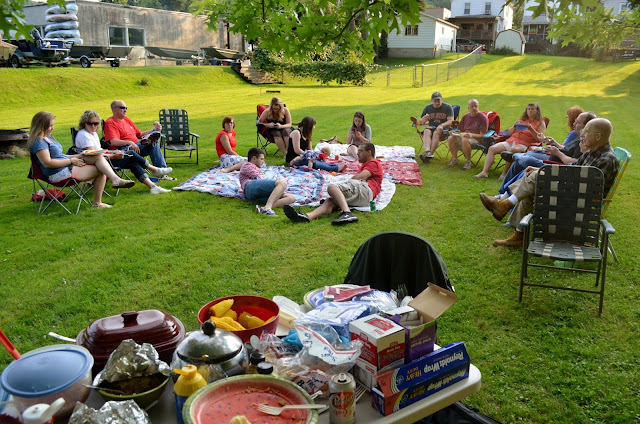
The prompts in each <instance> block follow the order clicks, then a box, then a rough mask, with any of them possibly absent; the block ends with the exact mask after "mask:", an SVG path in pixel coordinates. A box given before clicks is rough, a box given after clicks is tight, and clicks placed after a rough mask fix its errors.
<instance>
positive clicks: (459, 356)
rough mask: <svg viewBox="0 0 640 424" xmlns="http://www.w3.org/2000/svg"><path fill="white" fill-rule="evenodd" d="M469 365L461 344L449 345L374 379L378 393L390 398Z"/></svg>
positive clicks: (380, 374) (466, 354)
mask: <svg viewBox="0 0 640 424" xmlns="http://www.w3.org/2000/svg"><path fill="white" fill-rule="evenodd" d="M470 363H471V360H470V359H469V354H468V353H467V349H466V347H465V345H464V343H463V342H456V343H451V344H449V345H447V346H445V347H442V348H440V349H438V350H436V351H434V352H432V353H430V354H428V355H427V356H425V357H424V358H421V359H418V360H416V361H414V362H411V363H409V364H406V365H402V366H400V367H398V368H395V369H393V370H390V371H386V372H380V373H378V374H377V376H376V379H377V382H378V385H379V387H380V391H381V392H382V393H383V394H384V395H385V396H391V395H393V394H395V393H399V392H401V391H402V390H405V389H408V388H410V387H413V386H415V385H418V384H420V383H423V382H425V381H428V380H433V379H434V378H436V377H438V376H439V375H442V374H444V373H447V372H449V371H451V370H452V369H456V368H459V367H461V366H467V367H468V365H469V364H470Z"/></svg>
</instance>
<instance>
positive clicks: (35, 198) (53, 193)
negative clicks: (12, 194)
mask: <svg viewBox="0 0 640 424" xmlns="http://www.w3.org/2000/svg"><path fill="white" fill-rule="evenodd" d="M54 197H55V198H56V199H58V200H60V201H64V199H65V197H67V195H66V194H65V193H64V191H62V190H58V189H57V188H50V189H48V190H47V193H46V198H47V200H51V199H53V198H54ZM44 198H45V192H44V190H38V191H36V192H35V193H34V194H33V195H31V201H32V202H41V201H42V199H44Z"/></svg>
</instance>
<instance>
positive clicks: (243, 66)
mask: <svg viewBox="0 0 640 424" xmlns="http://www.w3.org/2000/svg"><path fill="white" fill-rule="evenodd" d="M231 68H232V69H233V70H234V71H236V72H237V73H238V75H240V76H241V77H242V79H243V80H245V81H246V82H248V83H250V84H280V81H278V80H276V79H275V78H273V77H272V76H271V75H269V74H268V73H266V72H264V71H261V70H260V69H258V68H256V67H254V66H253V65H252V64H251V61H250V60H243V61H242V62H240V63H239V64H233V65H232V66H231Z"/></svg>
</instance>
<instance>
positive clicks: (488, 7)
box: [484, 2, 491, 15]
mask: <svg viewBox="0 0 640 424" xmlns="http://www.w3.org/2000/svg"><path fill="white" fill-rule="evenodd" d="M484 14H485V15H491V2H486V3H485V4H484Z"/></svg>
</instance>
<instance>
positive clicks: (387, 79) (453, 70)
mask: <svg viewBox="0 0 640 424" xmlns="http://www.w3.org/2000/svg"><path fill="white" fill-rule="evenodd" d="M481 58H482V49H481V48H480V47H478V48H476V49H475V50H474V51H472V52H471V53H469V54H467V55H465V56H464V57H461V58H459V59H456V60H452V61H450V62H440V63H433V64H428V65H414V66H403V65H399V66H381V65H374V66H373V67H372V68H371V71H370V73H369V74H367V78H368V79H369V81H370V82H371V85H373V86H378V87H380V86H383V85H384V86H386V87H391V86H393V87H407V86H410V87H416V88H417V87H424V86H425V85H427V86H428V85H435V84H438V83H442V82H445V81H449V80H451V79H453V78H456V77H458V76H460V75H462V74H464V73H465V72H467V71H468V70H469V69H471V68H472V67H473V66H474V65H475V64H476V63H478V62H479V61H480V59H481Z"/></svg>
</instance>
